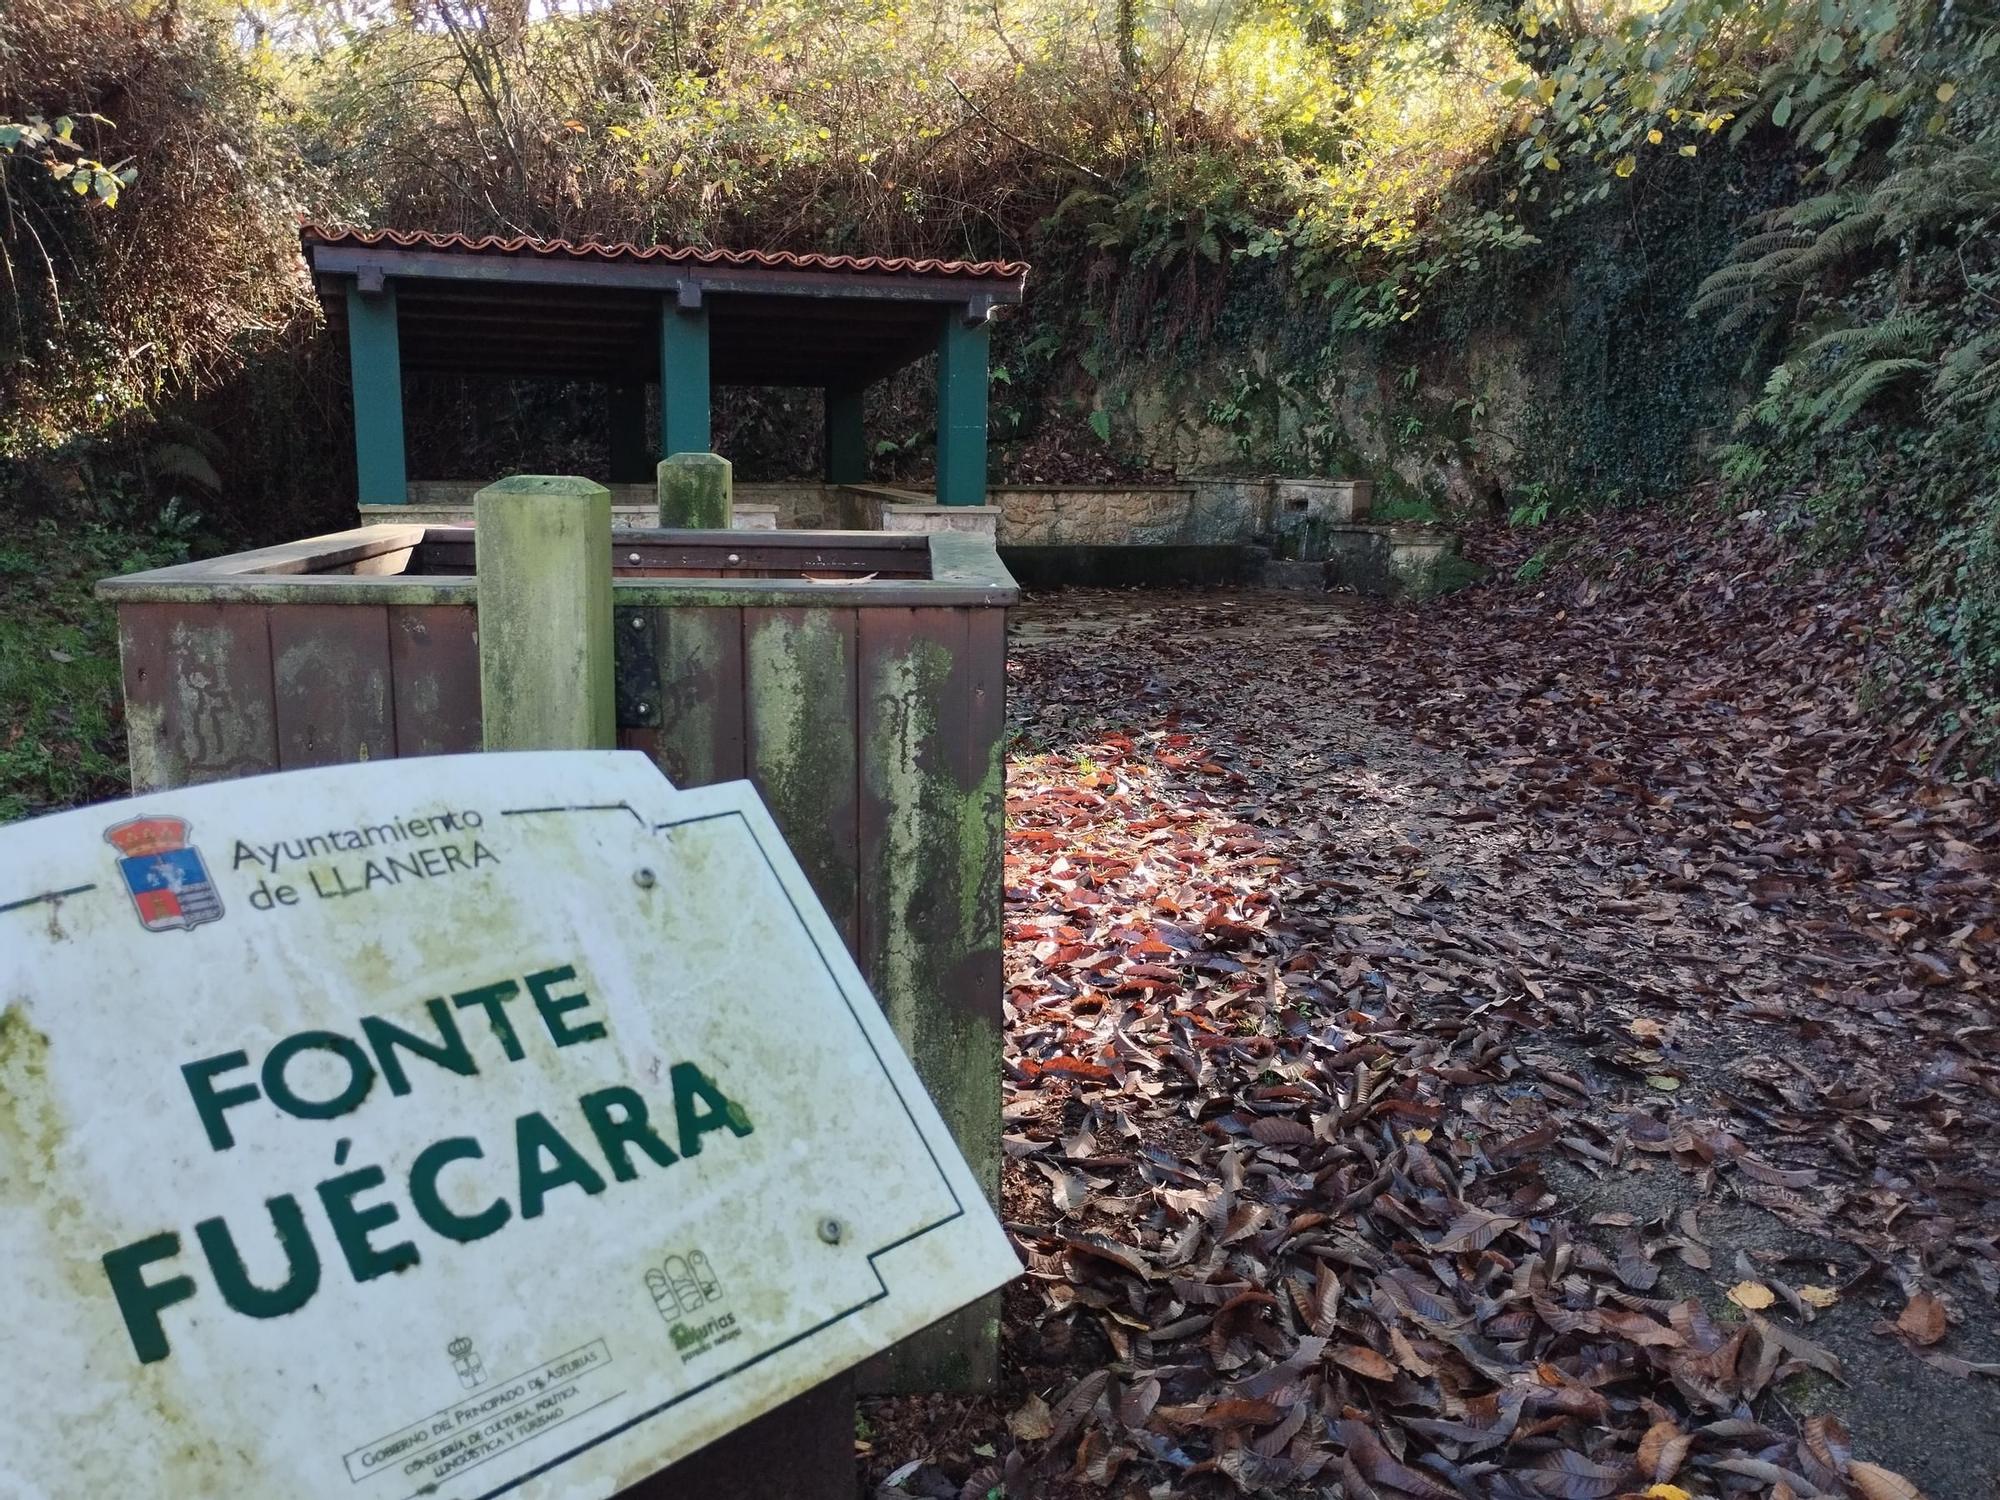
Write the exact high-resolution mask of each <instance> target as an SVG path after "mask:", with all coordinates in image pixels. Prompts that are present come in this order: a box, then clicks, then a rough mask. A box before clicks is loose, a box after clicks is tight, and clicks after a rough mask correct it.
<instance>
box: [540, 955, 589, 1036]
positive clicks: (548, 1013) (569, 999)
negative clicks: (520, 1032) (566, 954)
mask: <svg viewBox="0 0 2000 1500" xmlns="http://www.w3.org/2000/svg"><path fill="white" fill-rule="evenodd" d="M575 978H576V970H575V969H573V968H571V967H570V966H569V965H568V964H564V965H563V966H562V967H561V968H560V969H544V970H542V971H541V973H539V974H530V975H529V976H528V989H529V991H530V993H532V994H533V995H534V997H535V1009H536V1010H538V1011H540V1012H541V1013H542V1024H543V1025H544V1026H546V1027H548V1029H549V1040H550V1041H552V1042H554V1043H555V1044H556V1045H557V1046H558V1047H573V1046H575V1045H576V1044H577V1043H578V1042H594V1041H597V1040H599V1039H600V1038H602V1037H603V1036H604V1035H605V1031H604V1023H603V1022H602V1021H590V1022H587V1023H586V1024H584V1025H582V1026H571V1025H570V1024H569V1023H568V1022H567V1021H565V1020H563V1017H564V1016H565V1015H567V1014H568V1013H569V1012H570V1011H573V1010H582V1009H584V1008H585V1007H587V1006H588V1005H589V1004H590V996H588V995H586V994H585V993H584V992H583V991H582V990H578V991H577V992H576V993H575V994H573V995H551V994H550V993H549V991H550V990H552V989H554V988H555V987H556V986H557V985H559V984H568V983H569V982H570V981H571V980H573V979H575Z"/></svg>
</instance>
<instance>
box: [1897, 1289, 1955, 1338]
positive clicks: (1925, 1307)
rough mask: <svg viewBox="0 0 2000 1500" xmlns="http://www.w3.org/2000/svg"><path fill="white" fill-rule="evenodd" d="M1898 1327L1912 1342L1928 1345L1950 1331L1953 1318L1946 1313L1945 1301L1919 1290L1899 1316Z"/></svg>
mask: <svg viewBox="0 0 2000 1500" xmlns="http://www.w3.org/2000/svg"><path fill="white" fill-rule="evenodd" d="M1896 1329H1897V1331H1898V1332H1900V1333H1901V1334H1903V1336H1904V1337H1906V1338H1908V1339H1909V1340H1910V1341H1911V1342H1912V1343H1915V1344H1923V1345H1926V1346H1928V1345H1931V1344H1935V1343H1936V1342H1937V1341H1938V1340H1939V1339H1941V1338H1943V1337H1944V1336H1945V1334H1946V1333H1948V1332H1949V1331H1950V1329H1951V1320H1950V1319H1949V1318H1948V1317H1947V1316H1946V1314H1945V1308H1944V1303H1942V1302H1940V1301H1939V1300H1938V1299H1937V1298H1936V1297H1934V1296H1932V1295H1931V1294H1930V1293H1929V1292H1926V1291H1919V1292H1918V1293H1917V1294H1916V1295H1915V1296H1913V1297H1912V1298H1910V1300H1909V1303H1908V1304H1907V1305H1906V1306H1905V1307H1904V1308H1903V1311H1902V1313H1901V1315H1900V1316H1898V1317H1897V1319H1896Z"/></svg>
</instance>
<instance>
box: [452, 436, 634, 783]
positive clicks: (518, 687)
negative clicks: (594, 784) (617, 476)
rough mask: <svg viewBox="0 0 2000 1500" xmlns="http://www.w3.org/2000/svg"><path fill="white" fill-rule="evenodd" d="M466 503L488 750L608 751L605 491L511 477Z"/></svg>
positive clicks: (611, 720)
mask: <svg viewBox="0 0 2000 1500" xmlns="http://www.w3.org/2000/svg"><path fill="white" fill-rule="evenodd" d="M472 503H473V533H472V541H473V563H474V570H475V572H476V574H477V577H478V581H479V583H478V598H479V697H480V710H481V715H482V719H483V722H484V724H485V740H486V748H487V749H488V750H610V749H613V748H615V746H616V744H617V740H618V728H617V699H616V693H615V687H614V684H613V680H612V675H611V492H610V491H609V490H607V489H606V488H605V487H604V486H603V485H601V484H593V483H591V482H590V481H589V480H588V479H572V478H569V477H566V476H562V475H550V474H516V475H514V476H513V477H512V478H509V479H503V480H501V481H500V482H499V483H498V484H489V485H488V486H486V488H485V489H483V490H481V491H480V492H479V493H478V494H477V495H475V496H473V502H472Z"/></svg>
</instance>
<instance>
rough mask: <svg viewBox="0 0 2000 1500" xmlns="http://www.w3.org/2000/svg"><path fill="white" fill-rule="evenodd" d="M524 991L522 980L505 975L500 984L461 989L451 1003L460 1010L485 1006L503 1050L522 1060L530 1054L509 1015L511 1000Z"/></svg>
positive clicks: (508, 1055) (510, 1060)
mask: <svg viewBox="0 0 2000 1500" xmlns="http://www.w3.org/2000/svg"><path fill="white" fill-rule="evenodd" d="M520 993H521V987H520V986H519V985H518V984H516V983H514V981H513V980H511V979H503V980H501V981H500V982H499V983H498V984H482V985H481V986H480V987H479V988H478V989H476V990H461V991H460V992H459V993H458V994H456V995H453V996H452V997H451V1003H452V1004H453V1005H456V1006H457V1007H458V1008H459V1009H460V1010H468V1009H470V1008H471V1007H472V1006H475V1005H477V1006H479V1007H481V1008H482V1009H483V1010H485V1012H486V1024H487V1025H489V1026H491V1027H492V1028H493V1035H494V1036H495V1037H497V1038H498V1039H499V1042H500V1050H501V1051H502V1052H504V1053H506V1054H507V1061H509V1062H519V1061H520V1060H521V1059H522V1058H523V1057H526V1056H527V1054H526V1053H525V1052H523V1051H522V1050H521V1039H520V1037H518V1036H516V1035H515V1034H514V1023H513V1022H512V1021H510V1020H508V1019H507V1002H508V1001H509V1000H512V999H513V998H514V997H515V996H516V995H518V994H520Z"/></svg>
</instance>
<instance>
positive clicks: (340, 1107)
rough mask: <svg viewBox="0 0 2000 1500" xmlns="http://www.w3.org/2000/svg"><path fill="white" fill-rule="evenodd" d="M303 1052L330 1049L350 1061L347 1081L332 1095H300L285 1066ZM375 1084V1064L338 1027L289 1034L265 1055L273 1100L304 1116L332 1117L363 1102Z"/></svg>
mask: <svg viewBox="0 0 2000 1500" xmlns="http://www.w3.org/2000/svg"><path fill="white" fill-rule="evenodd" d="M301 1052H330V1053H332V1054H333V1055H334V1056H335V1057H337V1058H339V1059H340V1060H341V1061H342V1062H344V1063H346V1064H347V1084H346V1087H344V1088H342V1089H341V1091H340V1092H339V1093H337V1094H335V1095H334V1096H333V1097H332V1098H331V1099H301V1098H300V1097H299V1096H298V1095H297V1094H296V1093H294V1092H293V1091H292V1086H291V1084H289V1083H287V1082H286V1081H285V1069H286V1068H288V1067H289V1066H291V1061H292V1059H293V1058H295V1057H297V1056H298V1055H299V1054H300V1053H301ZM374 1086H375V1065H374V1064H373V1063H371V1062H369V1061H368V1054H367V1053H366V1052H363V1051H362V1050H361V1044H360V1043H359V1042H357V1041H355V1040H354V1039H353V1038H352V1037H344V1036H342V1035H341V1034H340V1033H339V1032H337V1031H301V1032H298V1033H296V1034H294V1035H292V1036H288V1037H286V1038H285V1039H284V1040H283V1041H282V1042H280V1043H278V1045H277V1046H275V1047H273V1048H272V1049H271V1051H270V1055H269V1056H267V1057H266V1058H265V1059H264V1092H265V1094H266V1095H268V1096H269V1097H270V1100H271V1102H272V1103H273V1104H275V1105H277V1106H278V1108H280V1109H282V1110H283V1111H284V1112H285V1113H286V1114H288V1115H296V1116H297V1117H298V1118H299V1119H301V1120H333V1119H338V1118H339V1117H340V1116H341V1115H344V1114H347V1113H348V1112H349V1111H351V1110H353V1109H356V1108H358V1107H359V1106H360V1104H361V1101H362V1100H363V1099H366V1098H367V1097H368V1091H369V1090H370V1089H372V1088H373V1087H374Z"/></svg>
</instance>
